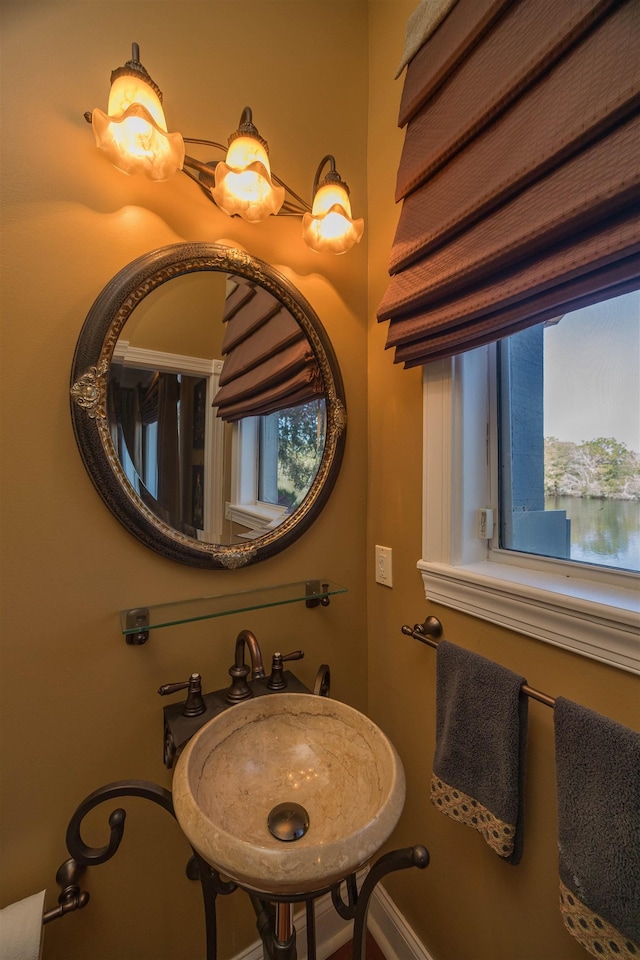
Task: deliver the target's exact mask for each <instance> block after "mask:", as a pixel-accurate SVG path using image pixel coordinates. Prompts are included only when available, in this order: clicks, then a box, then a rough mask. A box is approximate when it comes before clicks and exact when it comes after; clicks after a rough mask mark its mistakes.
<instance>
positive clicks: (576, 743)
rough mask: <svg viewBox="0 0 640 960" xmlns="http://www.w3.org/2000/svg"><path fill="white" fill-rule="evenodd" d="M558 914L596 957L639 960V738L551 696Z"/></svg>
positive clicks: (605, 718)
mask: <svg viewBox="0 0 640 960" xmlns="http://www.w3.org/2000/svg"><path fill="white" fill-rule="evenodd" d="M554 728H555V749H556V778H557V784H558V865H559V873H560V910H561V912H562V918H563V920H564V923H565V926H566V928H567V930H568V931H569V933H571V934H572V935H573V936H574V937H576V939H577V940H579V941H580V943H581V944H582V945H583V947H586V949H587V950H588V951H589V953H592V954H593V955H594V956H595V957H616V958H617V960H621V958H622V957H627V958H628V957H635V958H636V960H638V958H640V733H635V732H634V731H633V730H630V729H629V728H628V727H623V726H622V725H621V724H619V723H616V722H615V721H614V720H610V719H609V718H608V717H603V716H601V715H600V714H598V713H594V712H593V711H592V710H588V709H587V708H586V707H581V706H578V704H575V703H572V702H571V701H570V700H565V699H564V698H562V697H558V698H557V700H556V706H555V710H554Z"/></svg>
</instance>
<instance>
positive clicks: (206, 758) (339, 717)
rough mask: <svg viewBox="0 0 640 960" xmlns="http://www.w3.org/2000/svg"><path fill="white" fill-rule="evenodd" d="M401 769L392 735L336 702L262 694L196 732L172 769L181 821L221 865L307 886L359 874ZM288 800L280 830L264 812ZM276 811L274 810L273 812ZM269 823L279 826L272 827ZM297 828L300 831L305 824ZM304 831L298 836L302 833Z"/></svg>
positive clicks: (395, 801)
mask: <svg viewBox="0 0 640 960" xmlns="http://www.w3.org/2000/svg"><path fill="white" fill-rule="evenodd" d="M404 797H405V779H404V770H403V768H402V763H401V761H400V758H399V757H398V754H397V753H396V751H395V749H394V747H393V745H392V744H391V742H390V741H389V740H388V738H387V737H386V736H385V734H384V733H383V732H382V731H381V730H380V729H379V728H378V727H377V726H376V725H375V724H374V723H373V722H372V721H371V720H369V718H368V717H365V716H364V715H363V714H361V713H359V712H358V711H357V710H354V709H353V708H352V707H349V706H347V705H346V704H344V703H340V701H338V700H331V699H329V698H327V697H319V696H314V695H312V694H304V693H283V694H278V695H275V696H274V695H271V696H263V697H257V698H256V699H254V700H248V701H244V702H243V703H239V704H237V705H235V706H233V707H230V708H229V709H228V710H226V711H225V712H224V713H221V714H219V715H218V716H217V717H214V719H213V720H211V721H209V723H207V724H206V725H205V726H204V727H202V728H201V729H200V730H199V731H198V733H196V734H195V736H194V737H192V739H191V740H190V741H189V743H188V744H187V746H186V747H185V749H184V751H183V752H182V754H181V755H180V758H179V760H178V763H177V766H176V770H175V774H174V779H173V802H174V807H175V812H176V816H177V818H178V822H179V823H180V826H181V827H182V830H183V831H184V833H185V834H186V836H187V838H188V840H189V841H190V843H191V845H192V846H193V847H194V849H195V850H197V851H198V853H199V854H200V855H201V856H202V857H203V858H204V859H205V860H206V861H207V862H208V863H209V864H210V865H211V866H213V867H215V868H216V869H217V870H218V871H219V872H220V873H222V874H223V875H225V876H227V877H230V878H231V879H232V880H235V881H236V883H238V884H240V885H241V886H243V887H246V888H248V889H250V890H253V891H257V892H258V893H267V894H269V893H271V894H277V895H280V896H286V895H304V894H307V893H313V892H315V891H318V890H322V889H324V888H327V887H329V886H331V885H332V884H333V883H336V882H337V881H339V880H341V879H343V878H344V877H346V876H348V875H349V874H350V873H353V872H355V871H356V870H357V869H358V868H359V867H361V866H362V865H363V864H365V863H366V862H367V861H368V860H369V859H370V858H371V857H372V856H373V855H374V854H375V853H376V852H377V850H378V849H379V848H380V847H381V846H382V844H383V843H384V842H385V840H386V839H387V837H388V836H389V835H390V833H391V831H392V830H393V828H394V827H395V825H396V823H397V822H398V819H399V817H400V813H401V812H402V807H403V805H404ZM280 805H289V806H293V810H294V811H295V812H297V810H298V808H299V807H302V808H303V813H302V818H301V820H302V821H304V819H305V818H304V813H305V812H306V814H307V819H308V828H307V829H306V832H305V824H304V823H303V822H302V823H300V822H299V821H298V820H297V819H296V815H295V812H294V814H292V817H293V829H292V830H291V831H287V829H286V828H287V826H288V820H289V819H291V818H290V817H289V816H288V814H287V811H286V809H285V813H284V815H281V816H280V818H278V819H279V824H278V825H277V826H276V833H282V828H283V827H284V830H285V835H286V836H299V838H298V839H284V840H283V839H280V838H279V837H278V836H274V835H273V834H272V832H271V831H270V829H269V815H270V814H271V813H272V811H274V808H280ZM277 812H278V811H277V810H276V813H277ZM272 826H273V825H272ZM298 828H299V829H298ZM300 834H301V835H300Z"/></svg>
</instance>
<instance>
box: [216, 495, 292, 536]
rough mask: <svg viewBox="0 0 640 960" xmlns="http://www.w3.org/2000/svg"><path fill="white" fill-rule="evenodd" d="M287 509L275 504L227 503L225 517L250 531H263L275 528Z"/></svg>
mask: <svg viewBox="0 0 640 960" xmlns="http://www.w3.org/2000/svg"><path fill="white" fill-rule="evenodd" d="M286 513H287V508H286V507H281V506H278V505H276V504H271V503H262V502H260V501H256V502H255V503H251V504H249V503H227V505H226V509H225V517H226V519H227V520H233V521H234V522H235V523H239V524H241V525H242V526H244V527H249V528H250V529H252V530H258V531H265V530H270V529H272V528H273V527H274V526H277V525H278V524H279V523H280V522H281V521H282V520H283V519H284V517H285V516H286Z"/></svg>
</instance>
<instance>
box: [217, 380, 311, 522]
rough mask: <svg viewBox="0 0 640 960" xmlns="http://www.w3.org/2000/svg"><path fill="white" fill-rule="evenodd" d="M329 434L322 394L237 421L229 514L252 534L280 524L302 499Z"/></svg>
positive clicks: (234, 432)
mask: <svg viewBox="0 0 640 960" xmlns="http://www.w3.org/2000/svg"><path fill="white" fill-rule="evenodd" d="M325 437H326V406H325V402H324V399H317V400H312V401H310V402H309V403H304V404H299V405H298V406H295V407H289V408H287V409H284V410H276V411H274V412H273V413H269V414H265V415H262V416H257V417H244V418H243V419H242V420H239V421H238V422H237V423H236V424H234V425H233V441H232V487H231V497H232V499H231V501H230V502H229V503H227V507H226V513H225V515H226V517H227V519H229V520H231V521H232V522H233V523H234V524H237V525H238V526H241V527H245V528H246V529H245V530H244V531H237V536H239V537H241V538H245V539H251V538H254V537H256V536H261V535H262V534H263V533H264V532H265V531H267V530H270V529H272V528H273V527H274V526H277V524H278V523H280V522H281V521H282V520H283V519H284V518H285V517H286V516H288V515H289V514H290V513H293V511H294V510H296V509H297V507H299V505H300V504H301V503H302V501H303V500H304V498H305V496H306V495H307V493H308V491H309V488H310V487H311V484H312V483H313V481H314V479H315V477H316V474H317V471H318V468H319V466H320V461H321V459H322V451H323V448H324V442H325Z"/></svg>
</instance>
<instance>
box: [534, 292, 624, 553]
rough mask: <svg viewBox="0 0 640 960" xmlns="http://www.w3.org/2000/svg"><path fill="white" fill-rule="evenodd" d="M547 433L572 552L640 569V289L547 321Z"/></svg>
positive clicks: (552, 477) (548, 487) (549, 480)
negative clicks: (568, 525)
mask: <svg viewBox="0 0 640 960" xmlns="http://www.w3.org/2000/svg"><path fill="white" fill-rule="evenodd" d="M544 437H545V444H544V446H545V471H544V485H545V510H563V511H566V515H567V518H568V519H570V521H571V547H570V549H571V554H570V556H571V559H572V560H577V561H581V562H583V563H596V564H601V565H606V566H613V567H617V568H621V569H626V570H635V571H640V291H634V292H632V293H629V294H625V295H624V296H621V297H617V298H615V299H612V300H609V301H605V302H604V303H599V304H595V305H593V306H590V307H585V308H584V309H582V310H578V311H575V312H573V313H570V314H567V315H566V316H564V317H561V318H560V319H559V321H558V322H554V323H552V324H550V325H548V326H547V327H546V328H545V332H544Z"/></svg>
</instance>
